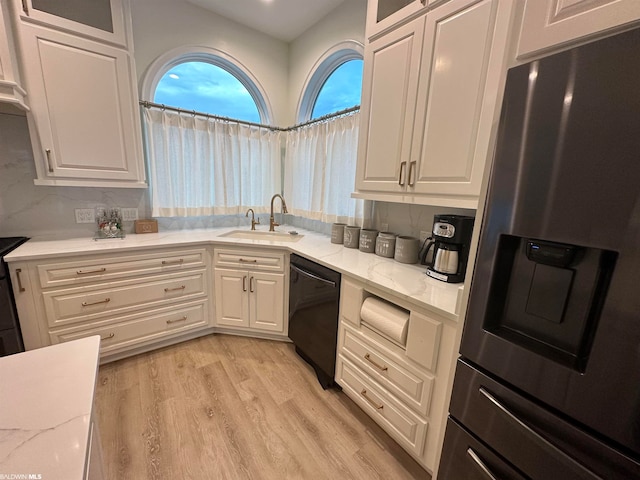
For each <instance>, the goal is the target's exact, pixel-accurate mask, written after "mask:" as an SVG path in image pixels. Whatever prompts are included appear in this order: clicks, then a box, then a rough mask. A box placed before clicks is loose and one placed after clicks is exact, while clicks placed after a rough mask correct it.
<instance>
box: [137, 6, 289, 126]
mask: <svg viewBox="0 0 640 480" xmlns="http://www.w3.org/2000/svg"><path fill="white" fill-rule="evenodd" d="M131 16H132V21H133V38H134V47H135V60H136V68H137V71H138V84H139V85H141V84H142V78H143V76H144V75H145V73H146V71H147V69H148V67H149V65H150V64H151V63H152V62H153V61H154V60H155V59H156V58H158V57H159V56H160V55H162V54H164V53H166V52H168V51H169V50H172V49H174V48H177V47H182V46H191V45H194V46H205V47H209V48H215V49H218V50H221V51H223V52H224V53H226V54H227V55H230V56H231V57H233V58H234V59H235V60H237V61H238V62H239V63H240V64H241V65H243V66H244V67H245V68H246V69H247V70H248V71H249V72H251V73H252V74H253V76H254V77H255V78H256V79H257V80H258V82H259V83H260V85H261V86H262V88H263V91H264V92H265V93H266V96H267V99H266V100H267V102H268V103H269V104H270V106H271V108H272V114H273V122H272V123H274V124H276V125H283V124H285V123H286V120H287V106H288V104H287V101H288V96H287V91H288V90H287V89H288V85H287V83H288V71H289V59H288V52H289V47H288V45H287V44H286V43H285V42H282V41H280V40H276V39H274V38H272V37H269V36H267V35H265V34H263V33H260V32H257V31H256V30H252V29H250V28H248V27H245V26H243V25H240V24H238V23H236V22H234V21H232V20H229V19H226V18H224V17H221V16H219V15H216V14H214V13H212V12H210V11H208V10H205V9H203V8H200V7H198V6H196V5H193V4H191V3H188V2H186V1H184V0H132V1H131Z"/></svg>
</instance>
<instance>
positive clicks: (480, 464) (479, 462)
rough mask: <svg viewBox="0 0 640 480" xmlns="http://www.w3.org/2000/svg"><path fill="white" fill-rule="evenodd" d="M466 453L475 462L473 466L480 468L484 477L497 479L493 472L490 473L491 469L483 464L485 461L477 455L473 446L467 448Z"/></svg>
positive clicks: (490, 479) (491, 479) (492, 479)
mask: <svg viewBox="0 0 640 480" xmlns="http://www.w3.org/2000/svg"><path fill="white" fill-rule="evenodd" d="M467 455H469V457H471V460H473V463H474V464H475V466H476V467H478V468H479V469H480V471H481V472H482V473H483V474H484V476H485V477H487V478H488V479H489V480H498V477H496V476H495V475H494V474H493V473H491V470H489V467H487V466H486V465H485V463H484V462H483V461H482V459H481V458H480V457H479V456H478V454H477V453H476V452H475V451H474V450H473V448H471V447H469V448H467Z"/></svg>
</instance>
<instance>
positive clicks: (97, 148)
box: [14, 0, 147, 188]
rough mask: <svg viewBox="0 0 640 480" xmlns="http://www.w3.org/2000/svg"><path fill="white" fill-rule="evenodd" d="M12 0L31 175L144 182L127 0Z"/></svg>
mask: <svg viewBox="0 0 640 480" xmlns="http://www.w3.org/2000/svg"><path fill="white" fill-rule="evenodd" d="M15 1H16V4H15V5H14V7H19V9H16V15H15V17H14V18H15V27H16V31H17V37H18V40H19V43H20V47H21V48H20V57H21V58H20V60H21V67H22V73H23V76H24V78H23V80H24V82H25V89H26V90H27V92H28V100H29V106H30V108H31V111H30V112H29V113H28V114H27V120H28V122H29V133H30V136H31V143H32V147H33V154H34V159H35V163H36V172H37V179H36V180H35V183H36V184H37V185H52V186H83V187H91V186H95V187H131V188H141V187H146V186H147V185H146V182H145V171H144V159H143V153H142V134H141V129H140V117H139V110H138V94H137V87H136V74H135V65H134V61H133V58H132V55H131V53H130V50H129V49H128V48H124V47H123V46H121V45H126V44H127V41H126V39H127V38H130V28H128V29H127V35H125V34H124V30H125V29H124V17H123V11H122V9H123V6H128V4H126V3H125V4H123V3H122V0H110V1H106V0H97V1H96V2H91V5H92V6H91V8H81V6H80V5H79V3H78V2H80V3H86V2H81V1H80V0H77V1H71V0H65V1H63V2H46V1H44V0H24V5H23V3H22V1H21V0H15ZM105 1H106V3H105ZM94 3H95V4H96V6H95V12H94V11H93V9H94ZM97 5H100V7H98V6H97ZM110 9H112V10H110ZM105 18H106V20H105ZM72 28H73V29H74V30H73V31H72ZM129 44H130V42H129Z"/></svg>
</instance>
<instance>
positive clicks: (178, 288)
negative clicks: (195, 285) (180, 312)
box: [164, 285, 187, 292]
mask: <svg viewBox="0 0 640 480" xmlns="http://www.w3.org/2000/svg"><path fill="white" fill-rule="evenodd" d="M185 288H187V287H186V286H185V285H180V286H179V287H176V288H165V289H164V291H165V292H175V291H178V290H184V289H185Z"/></svg>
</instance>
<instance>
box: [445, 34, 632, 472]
mask: <svg viewBox="0 0 640 480" xmlns="http://www.w3.org/2000/svg"><path fill="white" fill-rule="evenodd" d="M460 353H461V359H460V361H459V362H458V365H457V370H456V377H455V382H454V389H453V397H452V401H451V405H450V417H449V420H448V424H447V430H446V435H445V445H444V450H443V455H442V460H441V463H440V470H439V477H438V478H439V479H453V480H459V479H464V480H470V479H476V478H477V479H484V480H486V479H491V478H508V479H510V478H518V479H520V478H531V479H544V480H553V479H562V480H570V479H595V478H606V479H632V478H640V463H639V462H640V30H637V29H636V30H631V31H628V32H625V33H621V34H618V35H615V36H611V37H609V38H605V39H601V40H598V41H595V42H592V43H589V44H587V45H583V46H580V47H577V48H574V49H571V50H567V51H564V52H561V53H558V54H554V55H551V56H548V57H545V58H543V59H541V60H537V61H534V62H531V63H529V64H526V65H521V66H518V67H515V68H513V69H511V70H510V71H509V72H508V77H507V83H506V90H505V97H504V104H503V109H502V116H501V119H500V126H499V133H498V139H497V146H496V154H495V157H494V163H493V167H492V173H491V178H490V186H489V192H488V197H487V204H486V210H485V215H484V219H483V223H482V230H481V234H480V245H479V249H478V257H477V261H476V266H475V272H474V276H473V281H472V285H471V292H470V299H469V305H468V310H467V317H466V324H465V328H464V333H463V338H462V345H461V350H460Z"/></svg>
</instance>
